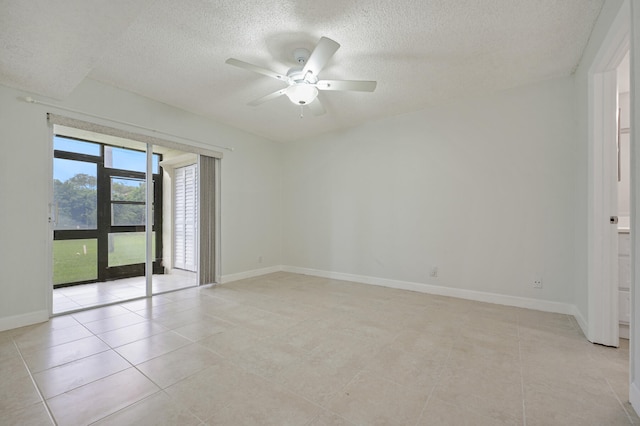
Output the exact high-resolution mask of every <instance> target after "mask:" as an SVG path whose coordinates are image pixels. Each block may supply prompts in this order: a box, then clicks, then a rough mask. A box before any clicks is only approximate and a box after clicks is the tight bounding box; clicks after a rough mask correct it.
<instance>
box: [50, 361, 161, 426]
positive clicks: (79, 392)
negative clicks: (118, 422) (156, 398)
mask: <svg viewBox="0 0 640 426" xmlns="http://www.w3.org/2000/svg"><path fill="white" fill-rule="evenodd" d="M158 391H159V388H158V387H157V386H156V385H154V384H153V383H152V382H151V381H150V380H149V379H147V378H146V377H144V376H143V375H142V374H141V373H140V372H139V371H138V370H136V369H135V368H129V369H127V370H124V371H121V372H119V373H116V374H114V375H111V376H109V377H105V378H104V379H100V380H98V381H95V382H92V383H89V384H87V385H84V386H81V387H79V388H76V389H74V390H72V391H70V392H67V393H63V394H62V395H58V396H56V397H54V398H52V399H50V400H48V401H47V403H48V405H49V408H50V409H51V412H52V414H53V417H54V419H55V420H56V422H57V424H58V425H59V426H64V425H86V424H90V423H92V422H95V421H97V420H100V419H101V418H103V417H106V416H108V415H110V414H113V413H115V412H117V411H119V410H121V409H123V408H125V407H128V406H129V405H131V404H134V403H136V402H138V401H140V400H142V399H144V398H146V397H147V396H150V395H152V394H154V393H156V392H158Z"/></svg>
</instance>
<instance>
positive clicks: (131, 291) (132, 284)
mask: <svg viewBox="0 0 640 426" xmlns="http://www.w3.org/2000/svg"><path fill="white" fill-rule="evenodd" d="M151 282H152V289H153V293H163V292H165V291H173V290H178V289H182V288H187V287H193V286H195V285H197V276H196V273H195V272H189V271H182V270H179V269H173V270H172V271H171V273H170V274H162V275H153V277H152V280H151ZM146 287H147V283H146V279H145V277H134V278H124V279H121V280H114V281H107V282H102V283H92V284H80V285H74V286H69V287H59V288H56V289H54V290H53V309H52V310H53V313H54V314H60V313H64V312H71V311H76V310H78V309H85V308H90V307H95V306H101V305H107V304H111V303H114V302H118V301H123V300H128V299H135V298H138V297H144V296H145V294H146Z"/></svg>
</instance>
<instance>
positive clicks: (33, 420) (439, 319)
mask: <svg viewBox="0 0 640 426" xmlns="http://www.w3.org/2000/svg"><path fill="white" fill-rule="evenodd" d="M154 278H155V277H154ZM94 287H96V289H97V288H98V287H99V286H94ZM102 287H103V290H105V291H103V293H109V291H111V290H113V291H116V290H117V292H120V293H122V294H125V293H126V294H128V293H129V292H132V291H134V292H135V291H138V290H139V289H141V288H143V287H136V286H135V285H127V286H121V287H118V288H117V289H116V288H115V287H113V286H112V285H108V286H102ZM96 289H94V290H91V291H85V289H83V287H82V286H78V287H69V288H64V289H59V290H61V291H58V290H56V294H55V295H54V297H55V298H56V300H57V301H58V302H60V301H62V302H60V303H67V302H68V303H74V304H75V303H76V302H74V300H81V299H82V298H86V299H87V300H89V299H96V298H99V297H100V296H101V295H100V294H97V293H100V291H97V290H96ZM106 290H109V291H106ZM62 291H63V292H64V293H63V292H62ZM108 296H109V297H111V296H113V294H109V295H108ZM132 318H135V320H136V321H138V320H139V321H141V322H137V323H136V324H130V322H129V321H128V320H130V319H132ZM81 324H83V325H84V324H86V325H87V327H88V328H87V327H84V326H83V325H81ZM167 327H169V328H171V329H173V330H174V332H169V331H168V328H167ZM89 329H91V330H93V331H94V332H98V333H99V334H98V336H97V337H96V336H94V335H93V333H92V332H91V331H90V330H89ZM193 342H197V344H194V343H193ZM105 343H106V344H105ZM107 345H110V346H111V347H114V348H117V351H116V352H118V353H120V354H122V355H120V356H122V357H123V358H124V357H126V358H128V359H130V360H131V362H133V363H137V368H136V369H131V368H127V369H126V370H122V371H119V372H116V373H113V374H111V375H109V376H106V377H102V375H104V374H109V372H110V371H111V370H110V368H111V367H113V365H112V363H111V361H113V363H115V365H116V367H115V369H116V370H117V369H118V368H121V367H122V366H123V365H124V366H126V365H127V362H124V364H122V365H120V363H119V362H118V361H114V359H115V358H114V359H111V356H110V355H107V353H111V354H113V353H114V352H113V351H112V352H107V351H111V349H109V348H108V346H107ZM625 345H626V341H624V340H623V341H622V342H621V347H620V348H619V349H612V348H605V347H601V346H597V345H592V344H591V343H589V342H588V341H587V340H586V339H585V338H584V335H583V334H582V332H581V330H580V328H579V326H578V324H577V322H576V321H575V319H573V318H572V317H570V316H567V315H562V314H553V313H545V312H538V311H533V310H527V309H520V308H512V307H505V306H500V305H493V304H488V303H479V302H474V301H470V300H461V299H455V298H450V297H443V296H434V295H429V294H424V293H415V292H408V291H402V290H396V289H388V288H383V287H375V286H370V285H363V284H358V283H353V282H345V281H338V280H332V279H327V278H319V277H313V276H304V275H296V274H290V273H285V272H281V273H274V274H269V275H267V276H261V277H255V278H251V279H247V280H242V281H237V282H234V283H230V284H225V285H221V286H207V287H205V288H197V289H189V290H184V291H179V292H173V293H168V294H164V295H158V296H154V297H153V298H152V299H144V300H136V301H131V302H124V303H122V304H121V305H117V306H108V307H102V308H97V309H94V310H91V311H86V312H81V313H76V314H73V315H65V316H58V317H56V318H53V319H52V320H51V321H49V322H46V323H42V324H36V325H33V326H29V327H23V328H20V329H16V330H11V331H9V332H2V333H0V412H2V415H0V424H3V421H4V422H5V423H6V421H8V420H6V421H5V419H9V417H8V416H7V413H10V414H11V416H12V417H11V418H16V419H20V421H17V422H14V423H11V424H16V423H17V424H39V423H40V422H41V421H42V422H43V423H44V424H47V422H48V421H49V420H48V419H47V418H46V416H43V414H45V415H46V411H43V408H44V407H45V406H44V405H43V404H42V401H41V397H40V395H39V393H38V389H37V388H36V386H35V385H34V383H33V381H32V379H31V377H30V376H29V372H28V371H27V370H26V368H25V365H24V363H26V364H27V366H28V367H29V369H30V372H31V374H32V375H34V376H35V378H36V380H38V382H39V383H44V380H47V383H48V385H42V389H45V393H46V395H47V396H49V395H52V394H55V393H57V392H60V391H62V390H65V389H69V390H68V391H67V392H65V393H62V394H59V395H57V396H55V397H53V398H50V399H49V400H48V401H47V402H48V403H49V406H50V407H51V409H52V410H53V411H54V414H57V417H58V421H59V424H88V423H90V422H93V421H96V420H100V419H102V421H103V423H104V424H131V423H134V424H162V422H165V423H166V424H186V425H188V424H199V423H200V422H202V423H201V424H205V423H207V424H234V425H235V424H287V423H290V424H310V425H322V424H331V425H341V424H344V425H350V424H376V423H378V424H384V423H386V424H394V423H400V422H408V424H410V425H411V424H415V420H418V424H419V425H423V424H436V425H437V424H446V425H448V424H454V425H455V424H462V425H464V424H473V425H494V424H495V425H501V424H515V425H519V424H522V423H523V422H524V421H525V420H526V424H527V425H528V426H531V425H539V424H542V425H554V424H562V425H565V424H567V425H571V424H579V425H589V424H595V425H605V424H606V425H609V424H613V425H616V424H640V419H639V418H638V417H637V416H636V415H635V412H634V411H633V410H632V408H631V406H630V404H629V403H628V402H627V399H628V395H627V394H628V383H627V380H628V369H629V359H628V353H629V348H628V345H626V346H625ZM21 356H22V357H24V363H23V361H22V358H21ZM116 356H118V355H116ZM103 357H107V358H109V359H102V358H103ZM99 360H102V361H99ZM110 360H111V361H110ZM138 368H139V370H138ZM145 375H148V377H147V376H145ZM97 377H102V378H99V379H98V380H95V379H96V378H97ZM90 380H94V381H91V382H90V383H87V384H84V385H82V384H83V383H86V382H87V381H90ZM154 381H155V382H156V383H157V385H156V383H154ZM80 385H82V386H80ZM158 385H159V386H158ZM46 386H49V387H48V388H46ZM75 386H79V387H76V388H74V389H72V388H73V387H75ZM160 387H165V391H164V392H161V391H160ZM523 389H524V391H525V392H524V393H523ZM429 392H431V393H429ZM347 393H348V395H347ZM427 395H430V396H428V398H429V399H428V402H427V403H426V404H422V407H420V405H421V404H420V403H419V401H416V400H415V399H416V398H417V399H420V398H423V400H424V401H427V399H426V398H427ZM332 404H333V405H332ZM336 411H339V412H336ZM416 412H418V413H422V414H421V415H416V414H415V413H416ZM105 416H108V417H106V418H105ZM347 416H348V417H349V418H348V419H347V418H346V417H347ZM22 419H27V420H26V421H23V420H22Z"/></svg>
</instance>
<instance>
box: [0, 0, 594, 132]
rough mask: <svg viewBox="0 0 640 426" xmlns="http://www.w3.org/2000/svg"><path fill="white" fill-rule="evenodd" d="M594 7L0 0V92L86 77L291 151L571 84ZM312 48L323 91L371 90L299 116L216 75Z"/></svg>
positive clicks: (324, 95)
mask: <svg viewBox="0 0 640 426" xmlns="http://www.w3.org/2000/svg"><path fill="white" fill-rule="evenodd" d="M602 3H603V0H562V1H559V0H537V1H531V0H455V1H452V0H394V1H384V0H351V1H347V0H324V1H318V0H313V1H311V0H260V1H258V0H253V1H242V0H235V1H228V0H181V1H175V0H144V1H142V0H136V1H133V0H129V1H127V0H102V1H100V0H93V1H88V0H67V1H61V2H53V1H51V0H29V1H17V0H15V1H12V0H0V84H3V85H6V86H11V87H17V88H20V89H25V90H27V91H31V92H35V93H37V94H41V95H44V96H50V97H54V98H57V99H64V98H65V97H66V96H68V95H69V94H70V93H71V92H72V91H73V90H74V88H75V87H77V85H78V84H80V83H81V82H82V80H83V79H84V78H87V77H88V78H92V79H95V80H99V81H102V82H105V83H108V84H111V85H114V86H117V87H121V88H123V89H126V90H129V91H132V92H135V93H138V94H140V95H143V96H146V97H148V98H152V99H155V100H158V101H160V102H164V103H167V104H170V105H174V106H177V107H180V108H183V109H185V110H188V111H191V112H194V113H198V114H202V115H205V116H208V117H211V118H213V119H215V120H217V121H219V122H222V123H226V124H229V125H232V126H235V127H239V128H242V129H245V130H247V131H249V132H252V133H255V134H258V135H262V136H264V137H267V138H270V139H273V140H279V141H288V140H296V139H300V138H303V137H305V136H311V135H316V134H320V133H324V132H328V131H332V130H336V129H340V128H345V127H351V126H355V125H358V124H361V123H364V122H366V121H369V120H373V119H376V118H380V117H384V116H390V115H396V114H400V113H403V112H407V111H412V110H416V109H420V108H424V107H428V106H431V105H434V104H437V103H441V102H443V101H446V100H449V99H452V98H459V97H463V96H473V95H477V94H481V93H486V92H490V91H495V90H500V89H506V88H511V87H515V86H519V85H524V84H530V83H533V82H536V81H540V80H544V79H549V78H554V77H561V76H567V75H570V74H571V73H572V72H573V71H574V69H575V67H576V66H577V64H578V62H579V60H580V57H581V55H582V51H583V49H584V47H585V46H586V43H587V41H588V38H589V35H590V33H591V29H592V27H593V24H594V22H595V20H596V18H597V16H598V13H599V11H600V9H601V7H602ZM321 36H326V37H329V38H331V39H333V40H335V41H337V42H338V43H340V44H341V46H342V47H341V48H340V49H339V50H338V51H337V53H336V54H335V55H334V56H333V58H332V59H331V60H330V61H329V63H328V64H327V66H326V67H325V68H324V69H323V70H322V72H321V73H320V77H321V78H324V79H353V80H377V81H378V87H377V89H376V91H375V92H373V93H359V92H348V93H346V92H321V93H320V96H319V98H320V99H321V101H322V103H323V105H324V106H325V108H326V110H327V113H326V114H325V115H323V116H318V117H316V116H313V115H312V114H310V113H305V116H304V118H302V119H301V118H300V117H299V116H300V107H297V106H295V105H293V104H292V103H291V102H290V101H289V100H288V99H287V98H286V97H284V96H283V97H280V98H278V99H276V100H274V101H270V102H268V103H266V104H263V105H260V106H258V107H251V106H247V105H246V104H247V103H248V102H250V101H252V100H254V99H256V98H259V97H261V96H263V95H266V94H268V93H271V92H273V91H275V90H278V89H280V88H283V87H284V85H283V83H281V82H279V81H277V80H275V79H271V78H269V77H266V76H263V75H260V74H256V73H252V72H249V71H246V70H243V69H240V68H236V67H233V66H230V65H227V64H225V60H226V59H227V58H229V57H234V58H237V59H241V60H243V61H247V62H251V63H253V64H256V65H260V66H263V67H266V68H270V69H273V70H274V71H277V72H282V73H284V72H286V71H287V69H288V68H290V67H292V66H294V65H295V62H294V61H293V56H292V52H293V50H294V49H295V48H297V47H305V48H307V49H309V50H313V47H314V46H315V44H316V43H317V41H318V39H319V38H320V37H321Z"/></svg>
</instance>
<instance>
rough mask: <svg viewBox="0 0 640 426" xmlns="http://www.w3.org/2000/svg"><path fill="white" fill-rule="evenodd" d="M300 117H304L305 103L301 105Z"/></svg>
mask: <svg viewBox="0 0 640 426" xmlns="http://www.w3.org/2000/svg"><path fill="white" fill-rule="evenodd" d="M300 118H304V105H300Z"/></svg>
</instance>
